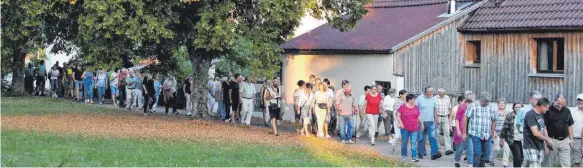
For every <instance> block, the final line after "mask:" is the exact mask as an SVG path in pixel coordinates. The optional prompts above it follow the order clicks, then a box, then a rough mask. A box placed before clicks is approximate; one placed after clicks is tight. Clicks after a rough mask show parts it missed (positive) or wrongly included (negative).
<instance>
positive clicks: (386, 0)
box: [281, 0, 482, 118]
mask: <svg viewBox="0 0 583 168" xmlns="http://www.w3.org/2000/svg"><path fill="white" fill-rule="evenodd" d="M481 3H482V2H479V1H477V0H457V1H454V0H410V1H403V0H399V1H397V0H377V1H375V2H373V3H371V4H369V5H367V10H368V11H369V12H368V14H367V15H366V16H365V17H364V19H362V20H361V21H359V23H358V24H357V25H356V27H355V28H354V29H352V30H350V31H347V32H340V31H339V30H337V29H334V28H332V27H331V26H330V25H328V24H325V25H322V26H320V27H318V28H315V29H313V30H311V31H309V32H307V33H305V34H303V35H301V36H299V37H296V38H294V39H292V40H290V41H288V42H287V43H285V44H283V45H282V46H281V48H282V49H284V54H283V57H284V63H283V67H282V69H283V70H282V71H283V74H282V76H283V84H284V86H286V90H285V91H286V93H287V94H286V99H287V100H288V103H291V101H289V100H292V94H291V93H292V92H293V91H294V89H295V88H296V82H297V81H298V80H307V79H308V77H309V75H312V74H313V75H316V76H317V77H319V78H322V79H323V78H329V79H330V80H331V81H332V83H333V85H334V86H335V87H336V88H339V87H340V81H341V80H344V79H346V80H349V81H350V82H351V85H352V87H353V94H354V95H356V96H359V95H360V94H362V93H363V87H364V86H365V85H372V84H380V85H383V86H385V90H384V92H386V91H387V90H388V89H389V88H396V89H403V88H404V89H409V90H411V91H413V92H419V91H421V88H423V87H424V86H427V85H432V84H435V81H438V80H439V81H442V83H444V85H443V86H444V87H446V88H447V89H449V90H456V91H457V90H459V89H460V87H456V86H459V85H457V84H456V82H455V81H446V79H445V77H446V76H449V75H450V73H451V72H452V71H456V70H457V71H461V70H462V61H461V59H459V60H458V61H457V62H458V63H457V64H454V63H455V62H454V61H455V58H457V57H459V55H460V50H459V39H458V36H457V34H458V32H457V27H458V26H459V25H461V24H462V23H463V21H465V19H467V17H468V14H469V13H470V12H471V11H474V10H476V9H477V8H478V7H479V5H480V4H481ZM443 58H447V59H443ZM438 66H439V67H438ZM457 67H459V68H457ZM456 68H457V69H456ZM417 74H427V75H428V76H431V77H425V76H423V75H417ZM422 76H423V78H422ZM446 83H447V85H445V84H446ZM284 117H285V118H293V115H291V114H286V116H284Z"/></svg>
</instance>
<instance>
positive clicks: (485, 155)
mask: <svg viewBox="0 0 583 168" xmlns="http://www.w3.org/2000/svg"><path fill="white" fill-rule="evenodd" d="M472 143H473V144H474V145H473V146H474V163H473V165H474V167H483V166H484V165H486V161H488V159H489V158H490V156H489V154H490V152H488V151H490V147H491V145H492V143H490V137H488V139H481V138H480V137H477V136H472ZM468 160H469V158H468Z"/></svg>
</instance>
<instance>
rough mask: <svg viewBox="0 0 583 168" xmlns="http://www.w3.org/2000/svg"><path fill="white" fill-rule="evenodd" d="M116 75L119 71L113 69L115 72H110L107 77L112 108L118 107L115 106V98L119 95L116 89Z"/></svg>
mask: <svg viewBox="0 0 583 168" xmlns="http://www.w3.org/2000/svg"><path fill="white" fill-rule="evenodd" d="M118 75H119V69H117V68H115V71H113V72H111V75H110V77H109V81H110V82H109V90H111V101H112V102H113V106H118V104H117V99H116V98H117V96H118V95H119V87H118V82H119V79H118Z"/></svg>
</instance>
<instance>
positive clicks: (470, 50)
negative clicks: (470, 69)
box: [466, 41, 482, 64]
mask: <svg viewBox="0 0 583 168" xmlns="http://www.w3.org/2000/svg"><path fill="white" fill-rule="evenodd" d="M481 60H482V44H481V42H480V41H467V43H466V64H480V62H481Z"/></svg>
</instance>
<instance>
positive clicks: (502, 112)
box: [489, 98, 510, 167]
mask: <svg viewBox="0 0 583 168" xmlns="http://www.w3.org/2000/svg"><path fill="white" fill-rule="evenodd" d="M497 112H498V118H497V119H496V129H495V130H496V134H495V135H494V138H493V139H492V141H493V142H492V143H493V146H492V147H491V148H490V158H489V160H490V165H491V166H495V165H494V158H496V156H497V155H498V151H500V148H502V149H503V151H504V153H506V155H505V156H506V158H503V160H504V159H505V160H506V161H505V162H504V163H503V166H504V167H506V166H507V165H508V153H510V147H508V146H506V145H504V141H500V133H501V132H502V127H503V126H504V120H505V119H506V99H504V98H501V99H500V100H498V108H497ZM500 142H502V143H500Z"/></svg>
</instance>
